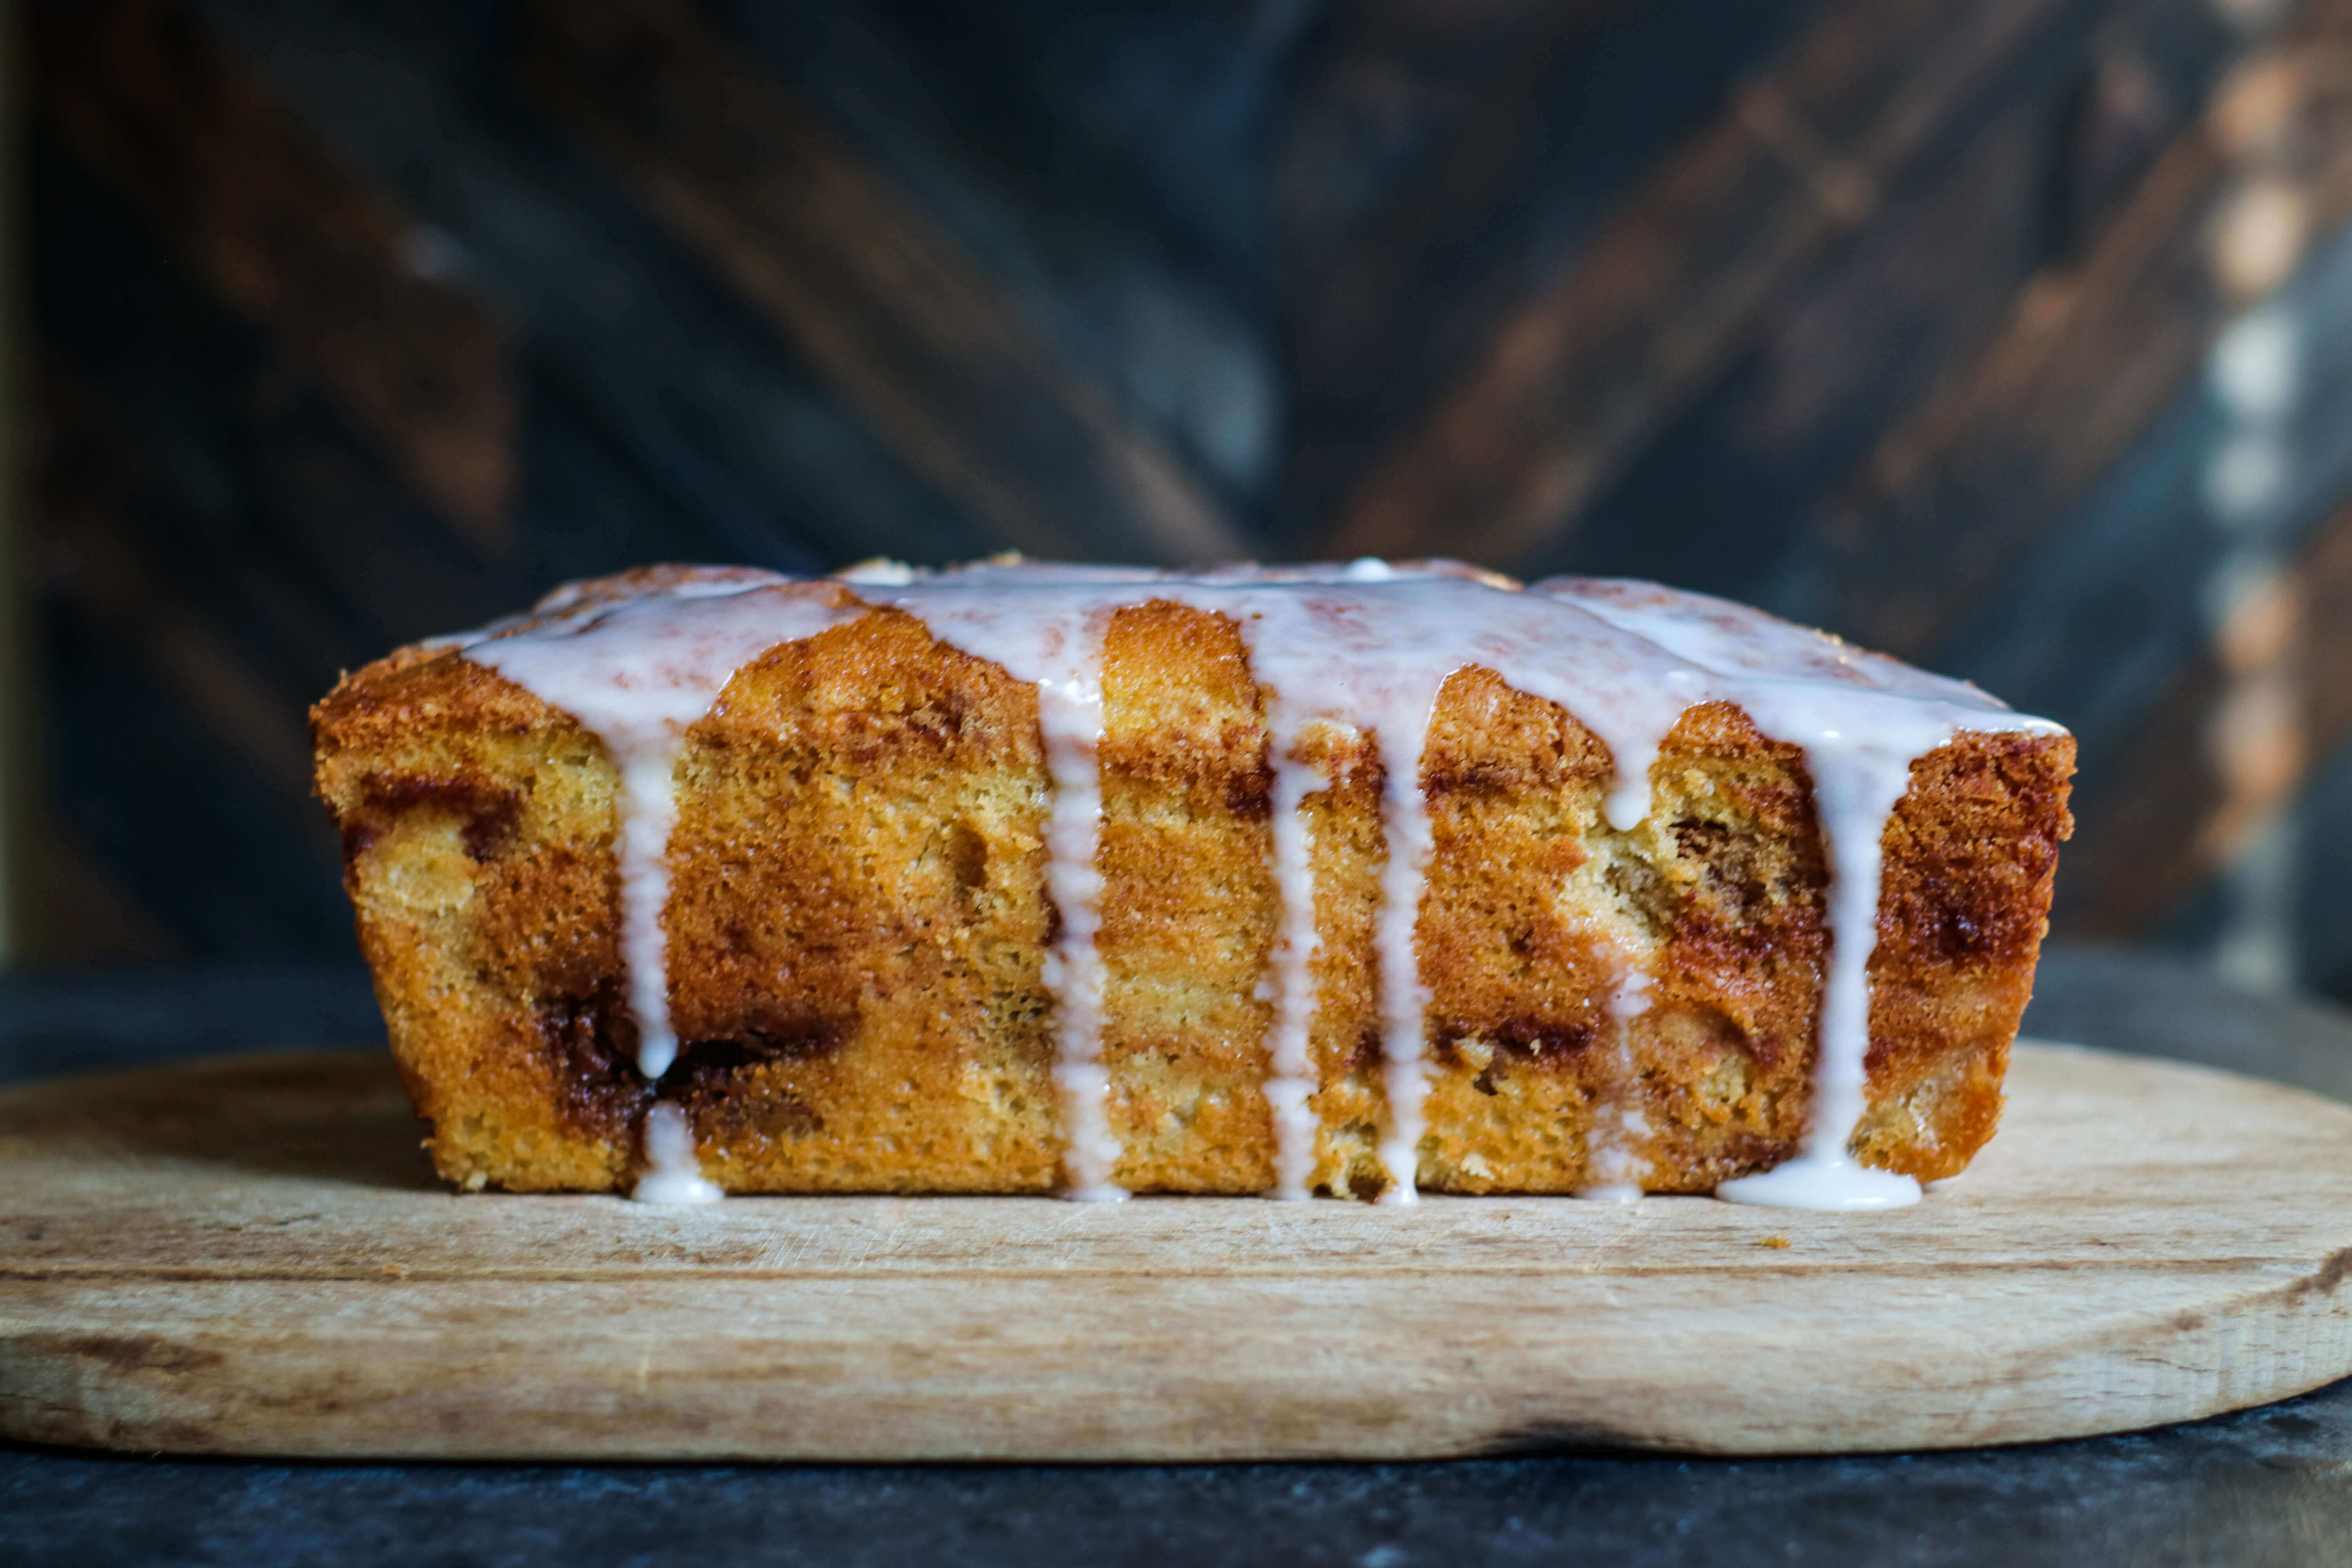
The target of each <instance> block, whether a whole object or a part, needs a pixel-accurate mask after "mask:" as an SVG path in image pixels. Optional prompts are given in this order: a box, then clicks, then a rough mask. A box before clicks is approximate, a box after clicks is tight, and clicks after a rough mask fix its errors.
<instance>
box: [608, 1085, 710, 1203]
mask: <svg viewBox="0 0 2352 1568" xmlns="http://www.w3.org/2000/svg"><path fill="white" fill-rule="evenodd" d="M726 1195H727V1194H724V1193H722V1192H720V1191H719V1188H718V1187H717V1186H715V1185H713V1184H711V1183H709V1182H708V1181H705V1180H704V1179H703V1175H702V1165H701V1163H700V1162H699V1161H698V1160H697V1159H696V1158H695V1154H694V1129H693V1128H691V1127H690V1126H688V1124H687V1120H686V1112H684V1111H682V1110H679V1109H678V1108H677V1106H675V1105H672V1104H671V1103H670V1102H669V1101H668V1100H656V1101H655V1102H654V1103H653V1105H652V1106H651V1107H650V1108H648V1109H647V1110H646V1170H645V1173H644V1174H642V1175H640V1176H639V1177H638V1178H637V1184H636V1188H635V1191H633V1192H631V1193H630V1194H629V1196H630V1197H632V1198H634V1199H635V1200H636V1201H637V1202H638V1203H641V1204H715V1203H717V1202H718V1201H719V1199H720V1198H723V1197H725V1196H726Z"/></svg>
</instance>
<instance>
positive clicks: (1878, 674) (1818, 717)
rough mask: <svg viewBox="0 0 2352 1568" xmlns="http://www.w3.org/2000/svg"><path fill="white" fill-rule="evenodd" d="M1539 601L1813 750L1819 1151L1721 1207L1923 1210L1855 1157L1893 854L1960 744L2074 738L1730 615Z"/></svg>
mask: <svg viewBox="0 0 2352 1568" xmlns="http://www.w3.org/2000/svg"><path fill="white" fill-rule="evenodd" d="M1530 591H1531V592H1534V593H1539V594H1546V595H1551V596H1554V597H1558V598H1562V599H1566V600H1568V601H1570V602H1571V603H1574V604H1576V605H1580V606H1582V607H1583V608H1585V609H1587V610H1589V611H1591V613H1592V614H1594V615H1596V616H1601V617H1602V618H1604V619H1606V620H1607V621H1609V622H1610V624H1611V625H1612V626H1618V627H1619V628H1621V629H1622V630H1624V631H1626V632H1628V633H1630V634H1632V635H1633V636H1636V637H1641V638H1643V639H1644V640H1645V641H1648V642H1651V643H1654V644H1655V645H1656V646H1658V647H1664V648H1670V649H1672V650H1674V651H1675V652H1676V653H1678V654H1680V655H1682V656H1683V657H1684V658H1687V659H1689V660H1691V662H1692V663H1693V664H1694V665H1696V666H1698V667H1699V668H1704V669H1706V671H1708V672H1709V674H1710V676H1711V677H1713V678H1714V679H1710V680H1709V681H1708V682H1706V699H1712V700H1725V701H1731V702H1736V703H1738V705H1739V706H1740V708H1741V709H1743V710H1745V711H1746V712H1747V714H1748V717H1749V718H1750V719H1751V720H1753V721H1755V723H1756V727H1757V728H1758V729H1759V730H1761V731H1763V732H1764V733H1765V734H1767V735H1769V736H1771V737H1772V738H1773V739H1775V740H1779V741H1782V742H1789V743H1791V744H1794V745H1798V746H1801V747H1802V748H1803V749H1804V752H1805V768H1806V771H1807V772H1808V773H1811V776H1812V781H1813V810H1814V816H1815V817H1816V819H1817V820H1818V821H1819V823H1820V826H1821V831H1822V847H1823V848H1824V850H1825V851H1826V852H1827V857H1828V859H1829V869H1830V888H1829V908H1828V910H1827V919H1826V921H1825V922H1824V923H1825V924H1826V926H1827V927H1828V930H1829V933H1830V970H1829V975H1828V977H1827V980H1826V982H1825V984H1823V986H1822V1006H1821V1022H1820V1026H1819V1029H1818V1035H1817V1041H1816V1047H1815V1056H1814V1065H1813V1085H1812V1090H1813V1092H1812V1105H1811V1112H1810V1114H1809V1116H1808V1118H1807V1126H1806V1132H1805V1143H1804V1148H1803V1152H1801V1154H1800V1155H1799V1156H1798V1157H1797V1158H1796V1159H1794V1160H1790V1161H1786V1162H1783V1163H1781V1164H1780V1165H1777V1166H1775V1167H1774V1168H1773V1169H1771V1170H1769V1171H1767V1172H1764V1173H1760V1174H1758V1175H1753V1176H1741V1177H1738V1178H1737V1179H1735V1180H1732V1181H1728V1182H1726V1183H1724V1184H1722V1185H1721V1186H1719V1187H1717V1189H1716V1195H1717V1196H1718V1197H1721V1198H1726V1199H1728V1200H1729V1201H1731V1202H1733V1203H1746V1204H1756V1205H1762V1206H1766V1207H1770V1208H1803V1209H1865V1208H1899V1207H1901V1206H1903V1205H1906V1204H1914V1203H1916V1202H1918V1201H1919V1184H1918V1183H1916V1181H1914V1180H1912V1178H1910V1177H1909V1176H1901V1175H1896V1174H1895V1173H1891V1172H1887V1171H1881V1170H1877V1169H1874V1168H1873V1167H1871V1166H1866V1165H1864V1164H1862V1163H1860V1162H1859V1161H1857V1160H1855V1159H1854V1158H1853V1154H1852V1153H1851V1152H1848V1150H1847V1147H1846V1145H1847V1143H1848V1142H1849V1141H1850V1140H1851V1139H1852V1138H1853V1133H1854V1131H1855V1129H1856V1127H1857V1126H1858V1125H1859V1124H1860V1122H1861V1121H1862V1116H1863V1111H1864V1108H1865V1101H1866V1090H1867V1085H1868V1072H1867V1062H1868V1058H1869V1052H1870V968H1869V966H1870V955H1871V951H1872V949H1873V948H1874V946H1875V945H1876V935H1877V927H1878V893H1879V871H1880V853H1879V845H1880V840H1881V839H1882V838H1883V837H1885V832H1886V824H1887V821H1888V819H1889V818H1890V817H1891V816H1893V815H1894V812H1895V805H1896V804H1897V803H1899V802H1900V801H1901V800H1902V798H1903V795H1904V792H1905V791H1906V789H1908V788H1909V787H1910V782H1911V764H1912V763H1914V762H1916V760H1918V759H1919V758H1921V757H1924V756H1926V755H1927V753H1928V752H1932V751H1934V750H1935V749H1936V748H1937V747H1938V746H1941V745H1943V744H1945V743H1946V742H1949V741H1950V740H1951V739H1952V738H1953V737H1954V736H1955V735H1956V734H1958V733H1959V732H1961V731H2029V732H2034V733H2045V734H2046V733H2056V732H2058V729H2059V727H2058V726H2057V725H2055V724H2053V723H2051V722H2050V721H2048V720H2045V719H2030V718H2026V717H2024V716H2022V715H2020V714H2017V713H2012V712H2011V711H2010V710H2008V709H2007V708H2005V707H2003V706H2002V705H2001V704H2000V703H1999V702H1997V701H1995V700H1993V699H1991V698H1990V697H1988V696H1986V695H1985V694H1984V693H1983V692H1981V691H1979V690H1978V689H1976V688H1975V687H1973V686H1970V685H1969V684H1968V683H1967V682H1965V681H1958V680H1952V679H1947V678H1945V677H1942V676H1937V675H1929V674H1927V672H1926V671H1924V670H1917V669H1913V668H1910V667H1909V666H1907V665H1905V664H1901V663H1898V662H1897V661H1895V660H1894V659H1891V658H1885V656H1883V655H1879V654H1871V653H1864V652H1863V651H1862V650H1860V649H1857V648H1854V647H1849V646H1848V645H1847V644H1845V643H1843V642H1842V641H1840V640H1839V639H1838V638H1836V637H1831V636H1829V635H1828V634H1827V633H1825V632H1817V631H1813V630H1811V629H1809V628H1807V627H1803V626H1792V625H1790V623H1789V622H1786V621H1783V620H1780V619H1778V618H1776V617H1774V616H1768V615H1765V614H1764V613H1763V612H1762V611H1760V610H1752V609H1749V608H1748V607H1747V606H1745V605H1734V604H1731V603H1728V602H1727V601H1725V600H1721V599H1711V598H1707V597H1706V596H1705V595H1697V594H1678V593H1675V592H1674V591H1672V590H1669V589H1664V588H1659V587H1656V586H1654V584H1646V583H1620V582H1607V581H1600V580H1595V579H1590V578H1556V579H1553V580H1552V581H1549V582H1545V583H1538V584H1536V585H1535V586H1534V588H1533V589H1532V590H1530ZM1571 710H1573V706H1572V705H1571ZM1661 733H1663V731H1661Z"/></svg>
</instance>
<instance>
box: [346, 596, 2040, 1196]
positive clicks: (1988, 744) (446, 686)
mask: <svg viewBox="0 0 2352 1568" xmlns="http://www.w3.org/2000/svg"><path fill="white" fill-rule="evenodd" d="M313 727H314V731H315V738H316V744H317V782H318V788H319V791H320V795H322V796H323V797H324V798H325V800H326V802H327V804H328V805H329V806H330V808H331V810H332V812H333V814H334V816H335V818H336V820H337V821H338V823H339V824H340V825H341V830H342V836H343V843H344V848H345V856H346V864H347V879H348V884H349V888H350V891H351V896H352V903H353V905H354V907H355V909H356V911H357V914H358V921H359V931H360V937H361V941H362V946H363V948H364V950H365V952H366V955H367V959H368V962H369V963H370V964H371V965H372V966H373V971H374V974H375V980H376V986H377V992H378V994H379V996H380V997H381V999H382V1002H383V1011H384V1016H385V1019H386V1022H387V1024H388V1026H389V1027H390V1032H391V1038H392V1043H393V1048H394V1054H395V1056H396V1057H397V1058H398V1061H399V1064H400V1068H401V1070H402V1072H403V1074H404V1078H405V1079H406V1082H407V1084H408V1087H409V1089H410V1091H411V1092H412V1094H413V1095H414V1096H415V1101H416V1105H417V1108H418V1110H419V1112H420V1113H421V1115H422V1116H423V1118H424V1119H425V1121H427V1122H428V1123H429V1124H430V1126H431V1130H432V1131H431V1136H430V1139H429V1141H428V1147H429V1149H430V1151H431V1153H432V1157H433V1160H434V1163H435V1164H436V1167H437V1168H438V1170H439V1171H440V1173H441V1174H442V1175H443V1176H444V1177H446V1178H447V1179H448V1180H450V1181H452V1182H455V1183H459V1184H463V1185H465V1186H467V1187H470V1188H477V1189H478V1188H480V1187H482V1186H484V1185H493V1186H498V1187H502V1188H507V1189H510V1190H519V1191H540V1190H548V1189H578V1190H586V1191H628V1190H630V1189H632V1188H633V1187H635V1186H637V1185H638V1184H640V1182H641V1180H642V1179H644V1178H646V1175H647V1173H648V1172H649V1171H650V1172H653V1173H656V1174H659V1173H667V1174H668V1175H670V1176H673V1177H677V1178H679V1179H682V1180H683V1181H685V1182H686V1183H687V1184H688V1186H689V1187H698V1185H699V1184H698V1182H697V1180H696V1179H697V1178H700V1181H701V1182H705V1183H708V1184H710V1186H712V1187H715V1188H717V1189H723V1190H725V1191H727V1192H730V1193H757V1192H772V1193H815V1192H837V1193H856V1192H866V1193H873V1192H892V1193H950V1192H965V1193H1050V1192H1055V1191H1068V1192H1076V1193H1078V1194H1084V1195H1114V1194H1118V1193H1123V1192H1127V1191H1134V1192H1170V1193H1225V1194H1256V1193H1285V1194H1293V1195H1299V1194H1306V1193H1308V1192H1313V1193H1321V1194H1336V1195H1341V1196H1347V1195H1354V1196H1358V1197H1372V1196H1377V1195H1382V1194H1386V1195H1387V1196H1389V1197H1391V1198H1392V1199H1393V1198H1402V1197H1408V1196H1410V1195H1411V1194H1412V1192H1414V1191H1415V1190H1424V1191H1437V1192H1447V1193H1491V1192H1507V1193H1577V1192H1583V1193H1600V1194H1609V1195H1621V1196H1622V1195H1628V1194H1634V1193H1638V1192H1643V1191H1647V1192H1666V1193H1705V1192H1708V1191H1712V1190H1715V1189H1717V1187H1718V1186H1719V1185H1722V1184H1727V1183H1734V1184H1735V1185H1734V1186H1733V1188H1732V1189H1731V1193H1732V1194H1738V1192H1739V1190H1740V1188H1739V1186H1738V1184H1737V1183H1736V1179H1738V1178H1747V1179H1748V1184H1749V1190H1750V1192H1751V1194H1752V1195H1754V1196H1757V1197H1759V1199H1761V1200H1763V1201H1786V1202H1797V1203H1813V1202H1824V1203H1829V1204H1832V1205H1846V1206H1852V1205H1874V1204H1877V1203H1882V1202H1900V1201H1905V1198H1906V1196H1908V1195H1916V1185H1915V1184H1914V1182H1915V1181H1924V1180H1928V1179H1932V1178H1937V1177H1942V1176H1948V1175H1950V1174H1952V1173H1955V1172H1957V1171H1958V1170H1959V1169H1960V1168H1961V1167H1962V1166H1964V1165H1965V1164H1966V1163H1968V1161H1969V1158H1970V1156H1971V1155H1972V1154H1973V1153H1974V1152H1976V1150H1977V1149H1978V1148H1979V1146H1980V1145H1981V1144H1982V1143H1983V1142H1985V1140H1986V1139H1987V1138H1988V1137H1990V1135H1991V1134H1992V1131H1993V1130H1994V1126H1995V1122H1996V1121H1997V1118H1998V1115H1999V1110H2000V1085H2001V1078H2002V1072H2003V1068H2004V1067H2005V1065H2006V1061H2007V1058H2008V1052H2009V1047H2010V1044H2011V1037H2013V1035H2014V1033H2015V1030H2016V1027H2017V1023H2018V1018H2019V1016H2020V1014H2021V1011H2022V1009H2023V1007H2024V1005H2025V1001H2026V997H2027V994H2028V992H2029V990H2030V987H2031V984H2032V973H2033V966H2034V960H2035V955H2036V952H2037V949H2038V946H2039V944H2040V942H2041V939H2042V932H2043V930H2044V926H2045V916H2046V913H2047V910H2048V908H2049V903H2050V891H2051V878H2052V874H2053V868H2054V866H2055V861H2056V854H2057V845H2058V842H2059V840H2061V839H2062V838H2063V837H2066V835H2067V832H2068V831H2069V828H2070V826H2071V823H2070V818H2069V816H2068V815H2067V808H2066V799H2067V789H2068V781H2069V777H2070V775H2071V773H2072V771H2073V742H2072V740H2071V739H2070V738H2069V737H2068V736H2066V735H2065V734H2064V732H2063V731H2059V730H2057V729H2056V727H2055V726H2053V725H2050V724H2047V723H2046V722H2043V721H2033V720H2027V719H2023V718H2021V717H2020V716H2018V715H2015V714H2012V713H2011V712H2009V711H2008V710H2005V709H2002V708H2000V706H1999V705H1998V704H1997V703H1994V702H1992V701H1991V700H1990V699H1988V698H1986V697H1984V696H1983V695H1982V694H1981V693H1979V692H1976V691H1975V689H1973V688H1969V687H1966V686H1963V685H1961V684H1960V683H1958V682H1951V681H1944V680H1940V679H1937V678H1934V677H1929V676H1926V675H1922V674H1920V673H1919V672H1917V671H1914V670H1910V669H1908V668H1906V667H1904V666H1900V665H1897V664H1895V662H1894V661H1892V660H1887V659H1883V658H1877V657H1876V656H1872V655H1865V654H1862V653H1859V652H1858V651H1856V650H1853V649H1852V648H1849V647H1845V646H1844V645H1843V644H1840V643H1837V642H1836V641H1835V640H1834V639H1832V638H1829V637H1824V636H1822V634H1819V633H1813V632H1809V631H1804V630H1802V629H1801V628H1798V627H1795V626H1789V625H1787V624H1786V623H1782V622H1779V621H1774V620H1771V619H1770V618H1769V617H1767V616H1761V615H1759V613H1757V612H1753V611H1748V610H1744V609H1741V608H1739V607H1738V606H1734V605H1726V604H1723V603H1721V602H1720V601H1715V600H1708V599H1702V598H1698V597H1696V596H1695V595H1677V594H1673V593H1670V592H1668V591H1666V590H1662V589H1655V588H1652V587H1650V586H1648V585H1646V584H1622V583H1601V582H1591V581H1583V580H1560V581H1555V582H1553V583H1546V584H1535V585H1533V586H1531V587H1528V588H1525V589H1521V588H1519V587H1517V585H1516V584H1508V583H1507V582H1504V581H1501V580H1498V579H1493V578H1489V577H1486V576H1484V575H1483V574H1475V573H1472V572H1470V571H1469V570H1468V569H1466V568H1458V567H1454V566H1451V565H1449V564H1447V563H1424V564H1423V565H1420V566H1400V567H1393V568H1391V567H1384V566H1381V565H1380V564H1379V563H1357V564H1356V565H1354V566H1351V567H1348V568H1334V569H1317V568H1296V569H1289V570H1286V571H1253V570H1245V569H1232V570H1228V571H1224V572H1218V573H1210V574H1197V575H1193V576H1188V577H1173V576H1166V575H1160V574H1146V573H1130V572H1115V571H1108V570H1085V569H1051V568H1039V567H1010V566H991V567H982V568H971V569H963V570H961V571H958V572H951V573H944V574H919V573H912V572H908V571H907V570H905V569H903V568H886V567H868V568H863V569H854V570H853V571H851V572H849V573H846V574H844V575H843V576H842V577H841V578H836V579H822V580H793V579H785V578H781V577H776V576H773V575H772V574H764V573H754V572H748V571H742V570H700V569H682V568H658V569H649V570H646V571H644V572H640V573H635V574H628V575H626V576H625V577H622V578H617V579H607V580H603V581H601V582H598V583H592V584H580V585H576V586H574V587H572V588H569V589H566V590H562V591H561V592H559V593H558V594H557V595H551V597H550V598H549V599H548V600H546V601H543V602H542V604H541V606H540V608H539V609H538V610H537V611H535V612H534V613H533V614H531V615H530V616H524V617H520V618H518V619H517V620H515V621H512V622H509V623H503V624H501V625H499V626H494V627H491V628H488V629H487V630H486V631H484V632H482V633H476V634H471V635H469V636H467V637H460V638H450V639H442V640H440V641H437V642H435V643H427V644H423V645H419V646H416V647H409V648H404V649H402V650H401V651H399V652H397V653H394V654H393V655H392V656H390V657H389V658H385V659H383V660H382V661H380V662H378V663H376V664H373V665H371V666H369V667H368V668H364V669H362V670H360V671H358V672H357V673H355V674H352V675H351V676H349V677H347V678H346V679H344V680H343V681H342V682H341V684H340V685H338V686H337V687H336V689H334V690H333V691H332V692H331V694H329V695H328V696H327V697H326V698H325V700H322V701H321V702H320V704H319V705H318V707H317V709H316V710H315V711H314V714H313ZM1842 906H1843V907H1842ZM1841 959H1843V963H1841ZM1776 1167H1779V1168H1780V1170H1781V1174H1782V1175H1783V1176H1784V1177H1788V1178H1790V1180H1789V1181H1785V1182H1784V1183H1783V1184H1782V1186H1781V1187H1780V1188H1777V1189H1775V1188H1758V1187H1756V1186H1755V1184H1756V1182H1757V1178H1758V1173H1764V1172H1768V1171H1772V1170H1774V1169H1775V1168H1776ZM1798 1177H1801V1178H1802V1179H1801V1180H1798V1179H1797V1178H1798ZM1791 1183H1793V1184H1791Z"/></svg>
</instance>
